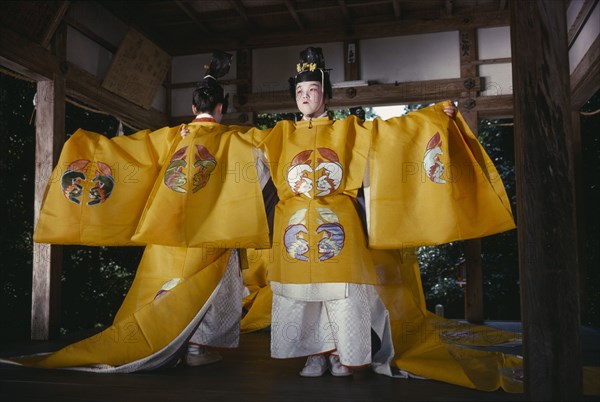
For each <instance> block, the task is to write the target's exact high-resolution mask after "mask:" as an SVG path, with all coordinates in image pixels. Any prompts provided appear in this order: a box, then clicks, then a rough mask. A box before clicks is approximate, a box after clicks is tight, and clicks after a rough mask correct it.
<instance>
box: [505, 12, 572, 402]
mask: <svg viewBox="0 0 600 402" xmlns="http://www.w3.org/2000/svg"><path fill="white" fill-rule="evenodd" d="M511 40H512V57H513V83H514V88H515V90H514V93H515V95H514V99H515V119H514V121H515V140H516V145H517V146H516V152H515V156H516V158H515V159H516V172H517V194H518V199H517V216H518V219H517V221H518V227H517V230H518V237H519V272H520V281H521V310H522V314H521V317H522V320H523V333H524V339H523V348H524V371H525V373H524V374H525V393H526V397H527V399H529V400H580V399H581V397H582V388H583V386H582V356H581V339H580V308H579V287H578V264H577V261H578V254H577V227H576V219H575V202H574V199H573V193H574V181H575V179H574V167H573V137H572V126H571V114H570V108H571V103H570V89H569V70H568V66H569V62H568V51H567V32H566V21H565V4H564V2H562V1H544V0H529V1H522V2H521V1H517V2H511ZM548 66H552V68H548Z"/></svg>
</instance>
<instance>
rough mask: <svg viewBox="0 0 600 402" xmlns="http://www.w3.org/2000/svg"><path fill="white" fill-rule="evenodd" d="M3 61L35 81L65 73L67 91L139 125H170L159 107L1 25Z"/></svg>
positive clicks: (0, 39)
mask: <svg viewBox="0 0 600 402" xmlns="http://www.w3.org/2000/svg"><path fill="white" fill-rule="evenodd" d="M0 62H1V63H2V65H3V66H6V67H8V68H11V69H13V70H15V71H17V72H19V73H21V74H23V75H25V76H27V77H30V78H33V79H36V80H45V79H52V78H53V77H54V75H55V74H63V70H64V76H65V79H66V94H67V95H68V96H72V97H73V98H76V99H79V100H81V101H83V102H85V103H87V104H88V105H90V106H92V107H95V108H97V109H100V110H103V111H105V112H107V113H110V114H113V115H114V116H115V117H117V118H118V119H120V120H122V121H124V122H127V123H128V124H130V125H132V126H136V127H139V128H151V129H155V128H160V127H163V126H165V125H167V124H168V118H167V116H166V115H165V114H164V113H162V112H159V111H158V110H156V109H149V110H146V109H144V108H142V107H139V106H137V105H135V104H133V103H131V102H129V101H127V100H126V99H123V98H121V97H120V96H117V95H115V94H113V93H112V92H110V91H107V90H106V89H104V88H102V87H101V86H100V85H99V84H98V80H97V79H96V77H94V76H93V75H92V74H90V73H88V72H87V71H84V70H82V69H81V68H79V67H77V66H76V65H74V64H72V63H68V62H65V63H62V64H61V63H59V61H58V60H57V58H56V56H54V55H53V54H52V53H50V52H49V51H48V50H47V49H45V48H43V47H42V46H40V45H37V44H35V43H32V42H31V41H28V40H26V39H24V38H23V37H22V36H20V35H18V34H16V33H15V32H14V31H12V30H10V29H8V28H6V27H2V26H0Z"/></svg>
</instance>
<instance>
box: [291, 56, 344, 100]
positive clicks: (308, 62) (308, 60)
mask: <svg viewBox="0 0 600 402" xmlns="http://www.w3.org/2000/svg"><path fill="white" fill-rule="evenodd" d="M330 70H331V69H327V68H325V57H323V49H321V48H320V47H308V48H306V49H305V50H303V51H301V52H300V62H299V63H298V64H296V75H295V76H294V77H290V79H289V80H288V82H289V84H290V93H291V95H292V98H294V99H296V85H297V84H298V83H299V82H304V81H319V82H320V83H321V84H322V86H323V91H324V92H325V94H327V96H328V97H329V98H330V99H331V97H332V96H333V90H332V88H331V80H330V79H329V71H330Z"/></svg>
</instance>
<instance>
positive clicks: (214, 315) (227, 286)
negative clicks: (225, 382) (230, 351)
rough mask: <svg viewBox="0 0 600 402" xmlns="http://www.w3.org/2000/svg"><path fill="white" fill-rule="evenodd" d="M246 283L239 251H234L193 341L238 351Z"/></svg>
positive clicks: (193, 336) (191, 340)
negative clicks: (243, 277)
mask: <svg viewBox="0 0 600 402" xmlns="http://www.w3.org/2000/svg"><path fill="white" fill-rule="evenodd" d="M243 293H244V283H243V280H242V271H241V268H240V256H239V251H238V250H237V249H235V250H231V256H230V257H229V261H228V262H227V268H226V269H225V274H224V275H223V279H222V280H221V283H220V286H219V289H218V291H217V293H216V295H215V297H214V299H213V300H212V302H211V303H210V307H209V308H208V311H207V312H206V315H205V316H204V318H203V319H202V321H201V322H200V325H199V326H198V328H197V329H196V331H195V332H194V335H192V337H191V339H190V342H193V343H197V344H200V345H205V346H212V347H220V348H235V347H237V346H238V345H239V342H240V319H241V318H242V294H243Z"/></svg>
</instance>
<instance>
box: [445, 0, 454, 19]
mask: <svg viewBox="0 0 600 402" xmlns="http://www.w3.org/2000/svg"><path fill="white" fill-rule="evenodd" d="M445 11H446V17H450V16H452V14H453V11H454V1H453V0H446V2H445Z"/></svg>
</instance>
